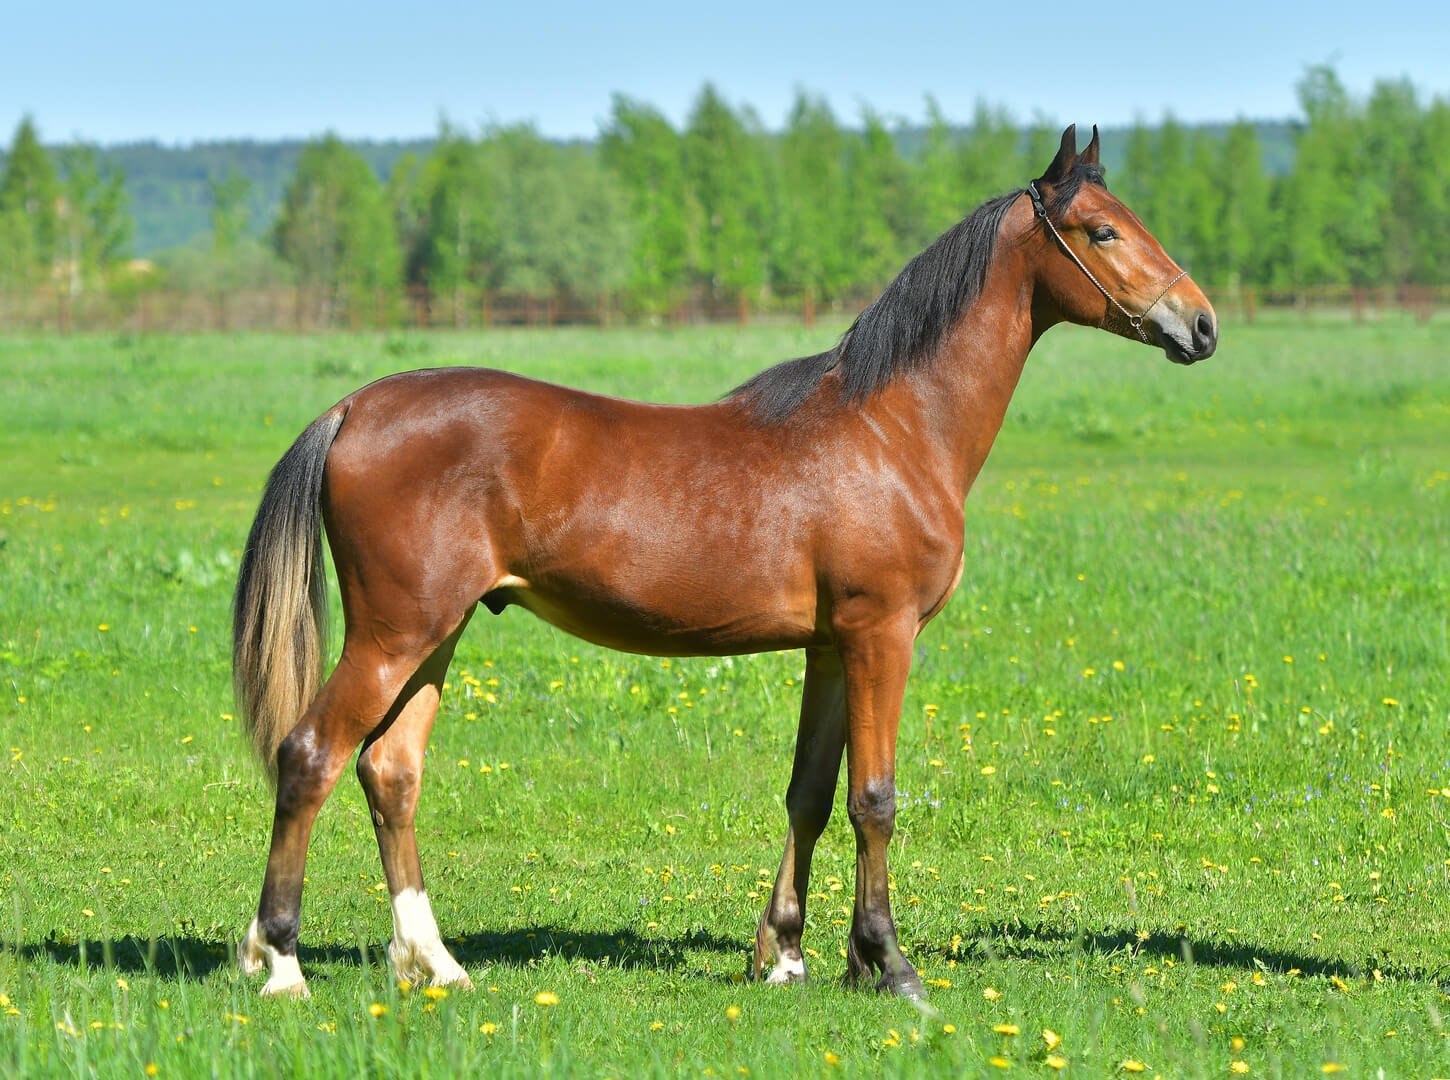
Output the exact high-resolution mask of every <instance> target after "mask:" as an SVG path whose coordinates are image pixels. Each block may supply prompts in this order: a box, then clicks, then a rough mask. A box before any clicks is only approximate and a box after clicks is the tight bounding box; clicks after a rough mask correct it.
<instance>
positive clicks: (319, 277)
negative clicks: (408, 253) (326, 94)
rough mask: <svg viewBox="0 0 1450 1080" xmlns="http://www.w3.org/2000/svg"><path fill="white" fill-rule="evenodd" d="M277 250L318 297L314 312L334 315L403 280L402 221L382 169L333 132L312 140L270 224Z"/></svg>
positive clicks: (329, 318)
mask: <svg viewBox="0 0 1450 1080" xmlns="http://www.w3.org/2000/svg"><path fill="white" fill-rule="evenodd" d="M272 235H273V242H274V243H275V245H276V248H277V251H278V253H279V254H280V255H281V256H282V258H283V259H285V260H286V261H287V262H288V263H289V264H291V266H292V267H293V269H294V270H295V272H296V274H297V280H298V282H299V283H300V284H302V285H304V286H306V287H308V289H309V290H310V291H311V293H312V295H313V296H314V297H315V300H316V309H315V314H316V317H318V318H319V319H321V320H322V321H323V322H331V321H333V320H334V319H336V318H337V317H338V316H339V315H340V314H342V313H343V311H344V310H345V309H346V308H347V307H348V305H349V304H351V305H352V307H353V313H354V314H356V313H357V312H358V311H359V310H361V309H363V308H365V307H366V305H367V304H368V303H369V294H371V293H372V292H373V291H375V290H381V289H392V288H395V287H396V286H397V284H398V279H399V269H400V262H401V260H400V252H399V249H398V237H397V226H396V223H395V222H394V219H393V215H392V212H391V209H390V207H389V206H388V202H387V199H386V197H385V196H384V193H383V186H382V184H381V183H380V182H379V180H378V177H377V174H376V173H374V172H373V170H372V168H371V167H370V166H369V165H368V163H367V162H366V161H365V160H363V158H362V157H361V156H360V155H358V154H357V153H356V152H355V151H353V150H351V149H349V148H348V147H347V146H346V145H344V144H343V142H342V141H341V140H340V139H338V138H337V136H335V135H326V136H324V137H323V138H321V139H319V140H317V141H315V142H311V143H309V144H308V145H307V146H305V147H304V148H303V150H302V153H301V155H300V156H299V158H298V160H297V169H296V172H295V173H294V174H293V176H292V179H291V181H290V182H289V183H288V185H287V189H286V191H285V193H284V194H283V198H282V209H281V212H280V214H279V215H278V218H277V223H276V227H275V228H274V229H273V234H272Z"/></svg>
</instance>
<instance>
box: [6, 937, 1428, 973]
mask: <svg viewBox="0 0 1450 1080" xmlns="http://www.w3.org/2000/svg"><path fill="white" fill-rule="evenodd" d="M967 940H968V941H973V940H974V942H975V945H974V951H975V953H976V955H977V956H979V957H982V958H985V959H989V960H1020V961H1023V962H1026V963H1037V964H1042V963H1048V962H1051V961H1060V960H1061V959H1062V958H1063V957H1064V956H1071V955H1074V954H1084V955H1102V956H1129V957H1139V956H1151V957H1156V958H1159V959H1163V960H1172V961H1173V962H1175V963H1186V964H1197V965H1200V966H1212V967H1220V968H1225V969H1232V970H1237V971H1245V970H1261V971H1264V972H1267V973H1276V974H1280V975H1286V974H1289V973H1290V972H1294V973H1296V974H1299V975H1303V976H1306V977H1310V978H1313V977H1318V978H1335V977H1337V978H1341V979H1345V980H1357V979H1364V978H1369V977H1371V976H1373V975H1374V973H1375V972H1378V973H1379V977H1383V978H1386V979H1394V980H1404V981H1410V982H1422V983H1431V984H1436V985H1440V984H1443V983H1444V981H1445V978H1446V972H1445V971H1444V970H1443V969H1441V970H1435V971H1427V970H1425V969H1424V968H1421V967H1415V966H1412V965H1405V964H1397V963H1394V962H1392V961H1391V960H1389V959H1388V958H1384V957H1380V958H1375V957H1366V958H1364V959H1361V960H1355V959H1346V958H1343V957H1324V956H1311V955H1308V954H1307V953H1297V952H1294V951H1291V950H1287V949H1281V948H1274V947H1265V946H1261V945H1256V944H1254V943H1252V942H1238V941H1234V942H1228V941H1214V940H1206V939H1198V938H1192V937H1189V936H1187V935H1180V934H1169V933H1163V932H1157V933H1150V934H1148V935H1147V936H1146V937H1141V936H1139V934H1138V933H1137V932H1135V931H1132V930H1125V929H1121V928H1119V929H1113V928H1109V929H1104V930H1100V931H1091V930H1087V931H1081V932H1076V933H1074V932H1069V931H1067V930H1062V929H1056V928H1052V927H1047V926H1030V925H1027V924H1023V923H1006V922H1001V923H995V924H991V925H988V926H984V927H978V928H977V929H976V931H975V932H974V933H973V934H972V935H971V937H970V938H968V939H967ZM447 944H448V947H449V949H450V950H451V951H452V952H453V955H454V956H455V957H456V958H457V959H458V961H459V962H460V963H462V964H463V965H464V966H466V967H470V968H473V969H475V970H477V969H478V968H480V967H488V966H493V965H500V966H504V967H525V966H527V965H529V964H531V963H533V962H535V961H537V960H540V959H542V958H544V957H546V956H547V957H555V958H562V959H564V960H566V961H568V962H569V963H578V964H587V965H591V966H598V967H601V968H619V969H625V970H641V969H642V970H650V971H684V970H690V971H692V972H693V973H695V974H697V975H698V976H699V977H700V978H702V979H707V980H710V979H717V980H718V979H722V978H726V979H728V978H731V977H733V973H735V972H738V971H739V970H740V967H739V966H738V965H736V964H735V963H734V961H733V960H730V961H727V962H726V963H725V964H724V965H723V966H722V965H712V963H711V960H712V959H713V956H712V955H711V954H722V953H723V954H725V955H726V956H728V957H740V958H743V957H745V956H746V954H747V953H748V951H749V943H748V942H745V941H743V940H740V939H736V938H730V937H722V936H719V935H717V934H712V933H710V932H708V931H706V930H701V929H694V930H690V931H687V932H685V933H683V934H678V935H675V936H664V937H658V936H650V937H644V936H642V935H640V934H639V933H638V932H636V931H635V930H631V929H618V930H607V931H605V930H577V929H570V928H568V927H561V926H533V927H523V928H519V929H513V930H499V931H479V932H477V933H473V934H466V935H464V936H462V937H455V938H449V939H447ZM0 949H4V950H7V951H10V952H13V953H15V954H16V955H18V956H20V957H21V958H22V959H26V960H47V961H49V962H51V963H57V964H64V965H66V966H69V967H74V968H78V969H80V970H82V971H84V970H86V969H88V968H92V967H97V968H109V969H114V970H117V971H121V972H126V973H134V974H148V975H153V976H159V977H161V978H189V979H204V978H206V977H207V976H208V975H210V974H212V973H213V972H214V971H216V970H217V969H218V968H229V967H231V966H232V965H233V964H234V963H235V960H234V957H235V943H234V942H232V943H223V942H219V941H217V940H216V939H214V938H202V937H196V936H189V935H177V936H166V937H160V938H140V937H135V936H133V935H126V936H123V937H120V938H116V939H113V940H109V941H85V942H72V941H67V940H62V939H59V938H57V937H55V936H53V935H52V936H51V937H49V938H47V939H46V940H44V941H42V942H39V943H34V944H28V945H21V946H15V945H13V944H9V943H3V942H0ZM913 956H914V957H915V958H916V959H917V962H918V963H919V964H920V963H922V962H923V961H925V962H926V963H927V964H928V965H930V964H931V963H932V962H933V961H935V960H940V961H942V962H945V961H946V960H947V959H949V958H955V959H957V960H958V961H959V962H960V960H961V959H962V955H961V953H960V952H955V953H954V952H952V951H951V950H950V949H947V948H943V947H939V946H931V947H922V946H920V945H918V947H917V948H916V949H915V950H913ZM298 957H299V959H300V960H301V961H302V963H303V965H304V966H308V967H311V968H313V969H314V970H315V969H316V968H317V967H318V966H319V965H330V964H343V965H353V966H357V967H366V966H372V965H377V966H381V967H386V966H387V946H386V944H385V943H376V942H374V943H368V944H364V945H336V944H333V945H302V946H300V947H299V948H298Z"/></svg>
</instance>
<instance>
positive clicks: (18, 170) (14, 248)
mask: <svg viewBox="0 0 1450 1080" xmlns="http://www.w3.org/2000/svg"><path fill="white" fill-rule="evenodd" d="M59 205H60V181H59V179H58V178H57V176H56V171H55V165H54V163H53V162H52V161H51V159H50V155H49V154H48V153H47V152H46V150H45V147H43V146H42V145H41V144H40V135H39V133H38V132H37V131H36V128H35V123H34V121H33V120H31V118H30V117H29V116H26V117H24V118H23V119H22V120H21V121H20V125H19V126H18V127H17V128H16V129H15V136H14V138H13V139H12V140H11V142H10V149H9V151H8V152H7V154H6V157H5V173H4V175H3V176H0V240H3V242H4V247H3V249H0V274H4V276H5V278H6V279H8V280H9V281H10V282H11V283H13V284H34V283H36V282H38V281H43V280H45V279H46V278H47V277H48V276H49V275H50V272H51V268H52V265H53V263H54V260H55V257H56V239H57V235H58V232H59V218H58V212H59Z"/></svg>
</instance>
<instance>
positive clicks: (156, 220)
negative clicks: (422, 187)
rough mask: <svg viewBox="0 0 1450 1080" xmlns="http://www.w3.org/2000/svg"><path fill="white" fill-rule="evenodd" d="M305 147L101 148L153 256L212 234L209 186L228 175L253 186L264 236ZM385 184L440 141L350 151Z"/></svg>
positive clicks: (254, 224)
mask: <svg viewBox="0 0 1450 1080" xmlns="http://www.w3.org/2000/svg"><path fill="white" fill-rule="evenodd" d="M304 145H306V144H305V142H304V141H303V140H300V139H297V140H288V141H286V142H251V141H238V142H215V143H197V144H195V145H192V146H162V145H161V144H159V143H126V144H122V145H118V146H106V147H102V148H101V149H100V153H99V156H100V159H101V160H102V161H103V162H104V163H106V164H108V165H112V166H115V167H116V168H119V169H120V170H121V172H122V173H123V174H124V175H125V177H126V191H127V193H128V194H129V196H130V208H131V215H132V217H133V218H134V219H135V222H136V232H135V239H134V242H133V245H132V247H133V251H134V252H135V254H136V255H138V256H143V257H144V256H147V255H151V254H154V253H155V252H158V251H163V250H165V249H167V248H174V247H182V246H184V245H186V244H188V243H190V242H191V241H193V240H195V239H197V238H198V237H202V236H206V235H208V234H209V233H210V231H211V219H210V213H211V195H210V186H209V185H210V183H211V181H213V180H220V179H222V178H224V177H226V176H227V175H228V174H229V173H236V174H238V175H240V176H243V177H245V178H246V179H247V180H248V181H249V182H250V183H251V191H250V197H249V207H248V209H249V211H250V213H249V215H248V228H249V231H250V232H252V233H253V234H256V235H261V234H262V233H265V232H266V231H267V229H269V228H270V227H271V225H272V222H273V220H274V219H275V218H276V216H277V208H278V207H279V206H281V204H282V192H283V190H284V189H285V188H286V186H287V181H288V180H289V179H290V178H291V176H292V173H293V171H294V170H295V169H296V167H297V158H298V155H300V154H301V153H302V148H303V146H304ZM351 145H352V147H353V149H355V150H357V151H358V153H360V154H361V155H362V156H363V157H364V158H365V159H366V160H367V161H368V163H369V164H370V165H372V167H373V169H374V170H376V171H377V174H378V175H379V176H380V177H382V178H384V179H386V178H387V176H388V174H389V173H391V172H392V170H393V166H394V165H395V164H397V162H398V159H399V158H401V157H403V155H405V154H408V153H414V152H416V153H418V154H419V155H420V156H422V155H426V154H427V153H428V151H429V150H430V149H431V147H432V145H433V140H431V139H426V140H418V141H413V142H356V143H352V144H351Z"/></svg>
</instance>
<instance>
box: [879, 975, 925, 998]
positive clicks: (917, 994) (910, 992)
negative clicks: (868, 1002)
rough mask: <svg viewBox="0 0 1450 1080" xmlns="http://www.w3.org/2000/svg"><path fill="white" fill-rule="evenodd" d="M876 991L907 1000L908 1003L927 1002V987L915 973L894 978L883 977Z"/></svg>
mask: <svg viewBox="0 0 1450 1080" xmlns="http://www.w3.org/2000/svg"><path fill="white" fill-rule="evenodd" d="M876 989H877V991H878V992H879V993H882V994H891V995H893V996H895V997H899V998H905V999H906V1000H907V1001H912V1002H925V1001H926V987H924V986H922V985H921V979H920V978H919V977H918V976H917V974H916V973H915V972H912V973H910V974H909V975H898V976H896V977H894V978H893V977H891V976H888V975H882V976H881V979H880V981H879V982H877V984H876Z"/></svg>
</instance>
